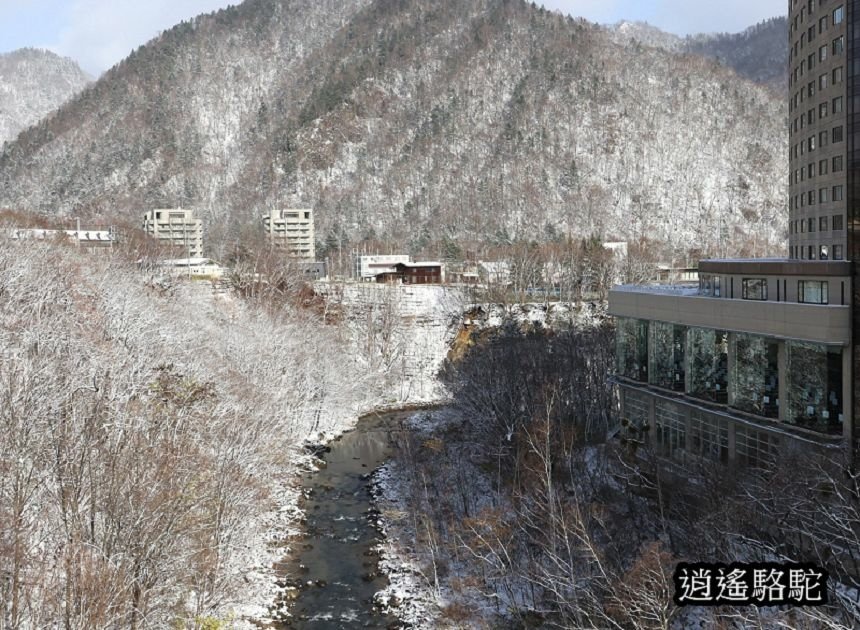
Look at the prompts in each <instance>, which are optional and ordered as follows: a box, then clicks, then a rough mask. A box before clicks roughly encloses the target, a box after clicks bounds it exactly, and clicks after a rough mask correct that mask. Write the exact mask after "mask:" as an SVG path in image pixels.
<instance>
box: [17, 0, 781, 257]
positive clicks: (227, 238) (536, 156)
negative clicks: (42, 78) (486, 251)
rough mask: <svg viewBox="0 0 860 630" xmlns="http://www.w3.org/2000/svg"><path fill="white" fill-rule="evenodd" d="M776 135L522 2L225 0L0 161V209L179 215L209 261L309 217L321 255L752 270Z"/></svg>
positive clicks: (653, 60)
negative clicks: (635, 249) (441, 245)
mask: <svg viewBox="0 0 860 630" xmlns="http://www.w3.org/2000/svg"><path fill="white" fill-rule="evenodd" d="M785 115H786V114H785V111H784V107H783V103H782V101H781V99H780V98H779V97H778V96H776V95H775V94H773V93H772V92H771V91H769V90H767V89H765V88H762V87H760V86H758V85H755V84H753V83H751V82H748V81H745V80H743V79H741V78H739V77H738V76H737V75H736V74H734V73H733V72H732V71H731V70H728V69H726V68H724V67H722V66H720V65H719V64H717V63H716V62H714V61H710V60H706V59H704V58H702V57H700V56H692V55H682V54H675V53H671V52H667V51H664V50H661V49H657V48H649V47H645V48H643V47H639V46H635V45H620V44H619V43H617V42H616V41H614V40H613V37H612V36H611V34H610V33H609V32H608V31H607V30H606V29H603V28H600V27H597V26H594V25H590V24H587V23H584V22H581V21H574V20H571V19H568V18H563V17H560V16H558V15H554V14H551V13H549V12H546V11H543V10H541V9H537V8H534V7H532V6H531V5H529V4H527V3H525V2H521V1H520V0H476V1H474V2H467V3H464V2H459V1H455V0H444V1H441V2H440V1H438V0H432V1H431V0H352V1H350V2H341V1H335V0H323V1H317V0H314V1H311V0H287V1H284V2H279V1H275V0H247V1H246V2H245V3H243V4H242V5H240V6H238V7H234V8H230V9H227V10H224V11H220V12H218V13H216V14H213V15H209V16H201V17H199V18H196V19H195V20H193V21H191V22H188V23H183V24H180V25H178V26H177V27H175V28H174V29H172V30H170V31H167V32H166V33H164V34H163V35H161V36H160V37H159V38H158V39H156V40H154V41H153V42H151V43H149V44H148V45H146V46H145V47H142V48H141V49H139V50H138V51H137V52H135V53H134V54H133V55H132V56H131V57H129V58H128V59H127V60H126V61H124V62H122V63H121V64H119V65H118V66H117V67H115V68H113V69H112V70H110V71H109V72H108V73H106V74H105V75H104V76H103V77H102V79H101V80H99V81H98V82H97V83H96V84H94V85H93V86H91V87H90V88H89V89H87V90H86V91H85V92H84V93H83V94H81V95H80V96H79V97H78V98H76V99H75V100H74V101H73V102H71V103H70V104H68V105H67V106H65V107H64V108H62V109H61V111H60V112H59V113H57V114H56V115H54V116H52V117H50V118H49V119H47V120H45V121H43V122H42V123H40V125H39V126H37V127H36V128H34V129H31V130H29V131H27V132H26V133H24V134H22V135H21V137H20V138H19V139H18V140H17V141H16V142H15V143H13V144H11V145H10V146H7V147H6V149H5V151H4V152H3V154H2V155H0V206H8V207H14V208H20V209H33V210H37V211H40V212H43V213H52V212H58V213H72V212H74V213H76V214H78V215H82V216H88V215H89V216H111V217H112V216H115V215H124V216H126V217H129V218H134V217H136V216H137V215H138V214H139V213H141V212H143V211H144V210H145V209H147V208H150V207H153V206H156V205H162V206H163V205H179V204H181V205H182V206H186V207H187V206H195V207H197V208H199V210H200V211H201V214H202V215H203V218H204V219H205V221H206V229H207V238H208V239H209V243H210V245H211V248H210V251H212V253H213V255H218V254H219V248H223V247H226V245H227V244H228V243H233V242H234V241H235V239H236V236H237V234H238V235H241V234H243V233H247V231H248V230H250V229H251V228H250V226H251V225H252V224H253V223H254V222H255V221H256V217H257V216H258V215H259V214H260V213H262V212H263V211H264V210H265V209H267V208H269V207H271V206H272V205H283V204H301V205H310V206H314V207H315V208H316V210H317V215H316V216H317V234H318V235H319V238H320V239H325V237H326V236H327V235H337V237H338V238H339V239H341V240H343V238H344V237H345V238H346V239H356V240H357V239H359V238H361V237H362V236H363V235H366V234H367V233H370V232H372V233H373V234H375V235H377V236H378V237H385V238H389V239H391V240H392V241H396V242H398V243H403V244H408V243H409V242H411V241H414V240H415V239H425V238H428V237H429V238H433V237H437V238H438V237H442V236H447V237H452V238H460V239H470V240H476V241H486V240H488V239H492V238H495V237H498V236H499V235H504V236H505V237H508V236H510V237H518V236H519V237H524V238H538V239H539V238H541V237H543V236H544V235H545V234H546V233H547V231H552V232H553V233H556V234H557V233H562V234H570V235H574V236H578V235H589V234H602V235H606V236H612V237H620V238H623V237H629V238H634V237H638V236H643V235H645V236H649V237H651V238H655V239H661V240H663V241H665V242H667V243H669V244H670V245H671V246H672V247H678V248H681V247H686V246H690V245H697V246H714V244H715V242H716V240H717V239H719V238H720V237H721V236H727V235H730V236H731V237H732V239H731V240H732V241H734V242H745V241H750V242H751V241H755V242H756V243H757V244H758V247H759V253H762V252H763V251H768V250H769V251H773V250H774V249H775V248H778V247H779V245H778V243H781V241H782V238H783V233H784V221H783V219H782V215H783V214H784V213H783V209H784V206H785V203H786V191H785V189H784V186H783V184H782V182H783V180H784V177H783V173H784V172H785V170H786V168H787V163H786V162H787V160H786V155H787V139H786V138H785V135H786V134H785V133H783V131H784V123H785ZM745 237H748V238H745ZM728 253H731V252H728Z"/></svg>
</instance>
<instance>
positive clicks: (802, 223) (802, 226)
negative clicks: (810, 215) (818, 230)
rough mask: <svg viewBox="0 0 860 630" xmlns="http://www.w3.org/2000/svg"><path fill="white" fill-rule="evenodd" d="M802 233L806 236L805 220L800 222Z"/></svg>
mask: <svg viewBox="0 0 860 630" xmlns="http://www.w3.org/2000/svg"><path fill="white" fill-rule="evenodd" d="M800 233H801V234H806V221H804V220H803V219H801V220H800Z"/></svg>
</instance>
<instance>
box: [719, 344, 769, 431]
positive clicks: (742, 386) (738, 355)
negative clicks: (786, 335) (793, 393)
mask: <svg viewBox="0 0 860 630" xmlns="http://www.w3.org/2000/svg"><path fill="white" fill-rule="evenodd" d="M733 340H734V341H733V343H732V348H731V349H730V350H731V352H732V355H733V356H734V366H733V369H732V370H731V374H730V378H731V389H732V392H733V394H732V400H731V401H729V404H731V406H732V407H735V408H736V409H740V410H741V411H746V412H747V413H752V414H755V415H757V416H763V417H765V418H778V417H779V361H778V358H779V344H778V343H777V342H776V340H774V339H768V338H766V337H759V336H756V335H746V334H740V333H739V334H736V335H734V337H733Z"/></svg>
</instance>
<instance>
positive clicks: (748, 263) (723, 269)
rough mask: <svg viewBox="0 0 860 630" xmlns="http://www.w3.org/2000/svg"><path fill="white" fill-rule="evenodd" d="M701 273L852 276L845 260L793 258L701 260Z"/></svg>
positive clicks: (849, 266)
mask: <svg viewBox="0 0 860 630" xmlns="http://www.w3.org/2000/svg"><path fill="white" fill-rule="evenodd" d="M699 273H723V274H729V275H734V274H762V275H768V276H850V275H851V263H849V262H847V261H845V260H795V259H791V258H721V259H718V260H702V261H700V262H699Z"/></svg>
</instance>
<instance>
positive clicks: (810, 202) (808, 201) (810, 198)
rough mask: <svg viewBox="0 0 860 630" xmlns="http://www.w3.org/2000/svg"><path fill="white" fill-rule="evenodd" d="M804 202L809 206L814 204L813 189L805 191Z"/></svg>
mask: <svg viewBox="0 0 860 630" xmlns="http://www.w3.org/2000/svg"><path fill="white" fill-rule="evenodd" d="M806 204H807V205H809V206H814V205H815V191H814V190H810V191H809V192H808V193H806ZM809 231H810V232H811V231H812V230H809Z"/></svg>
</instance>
